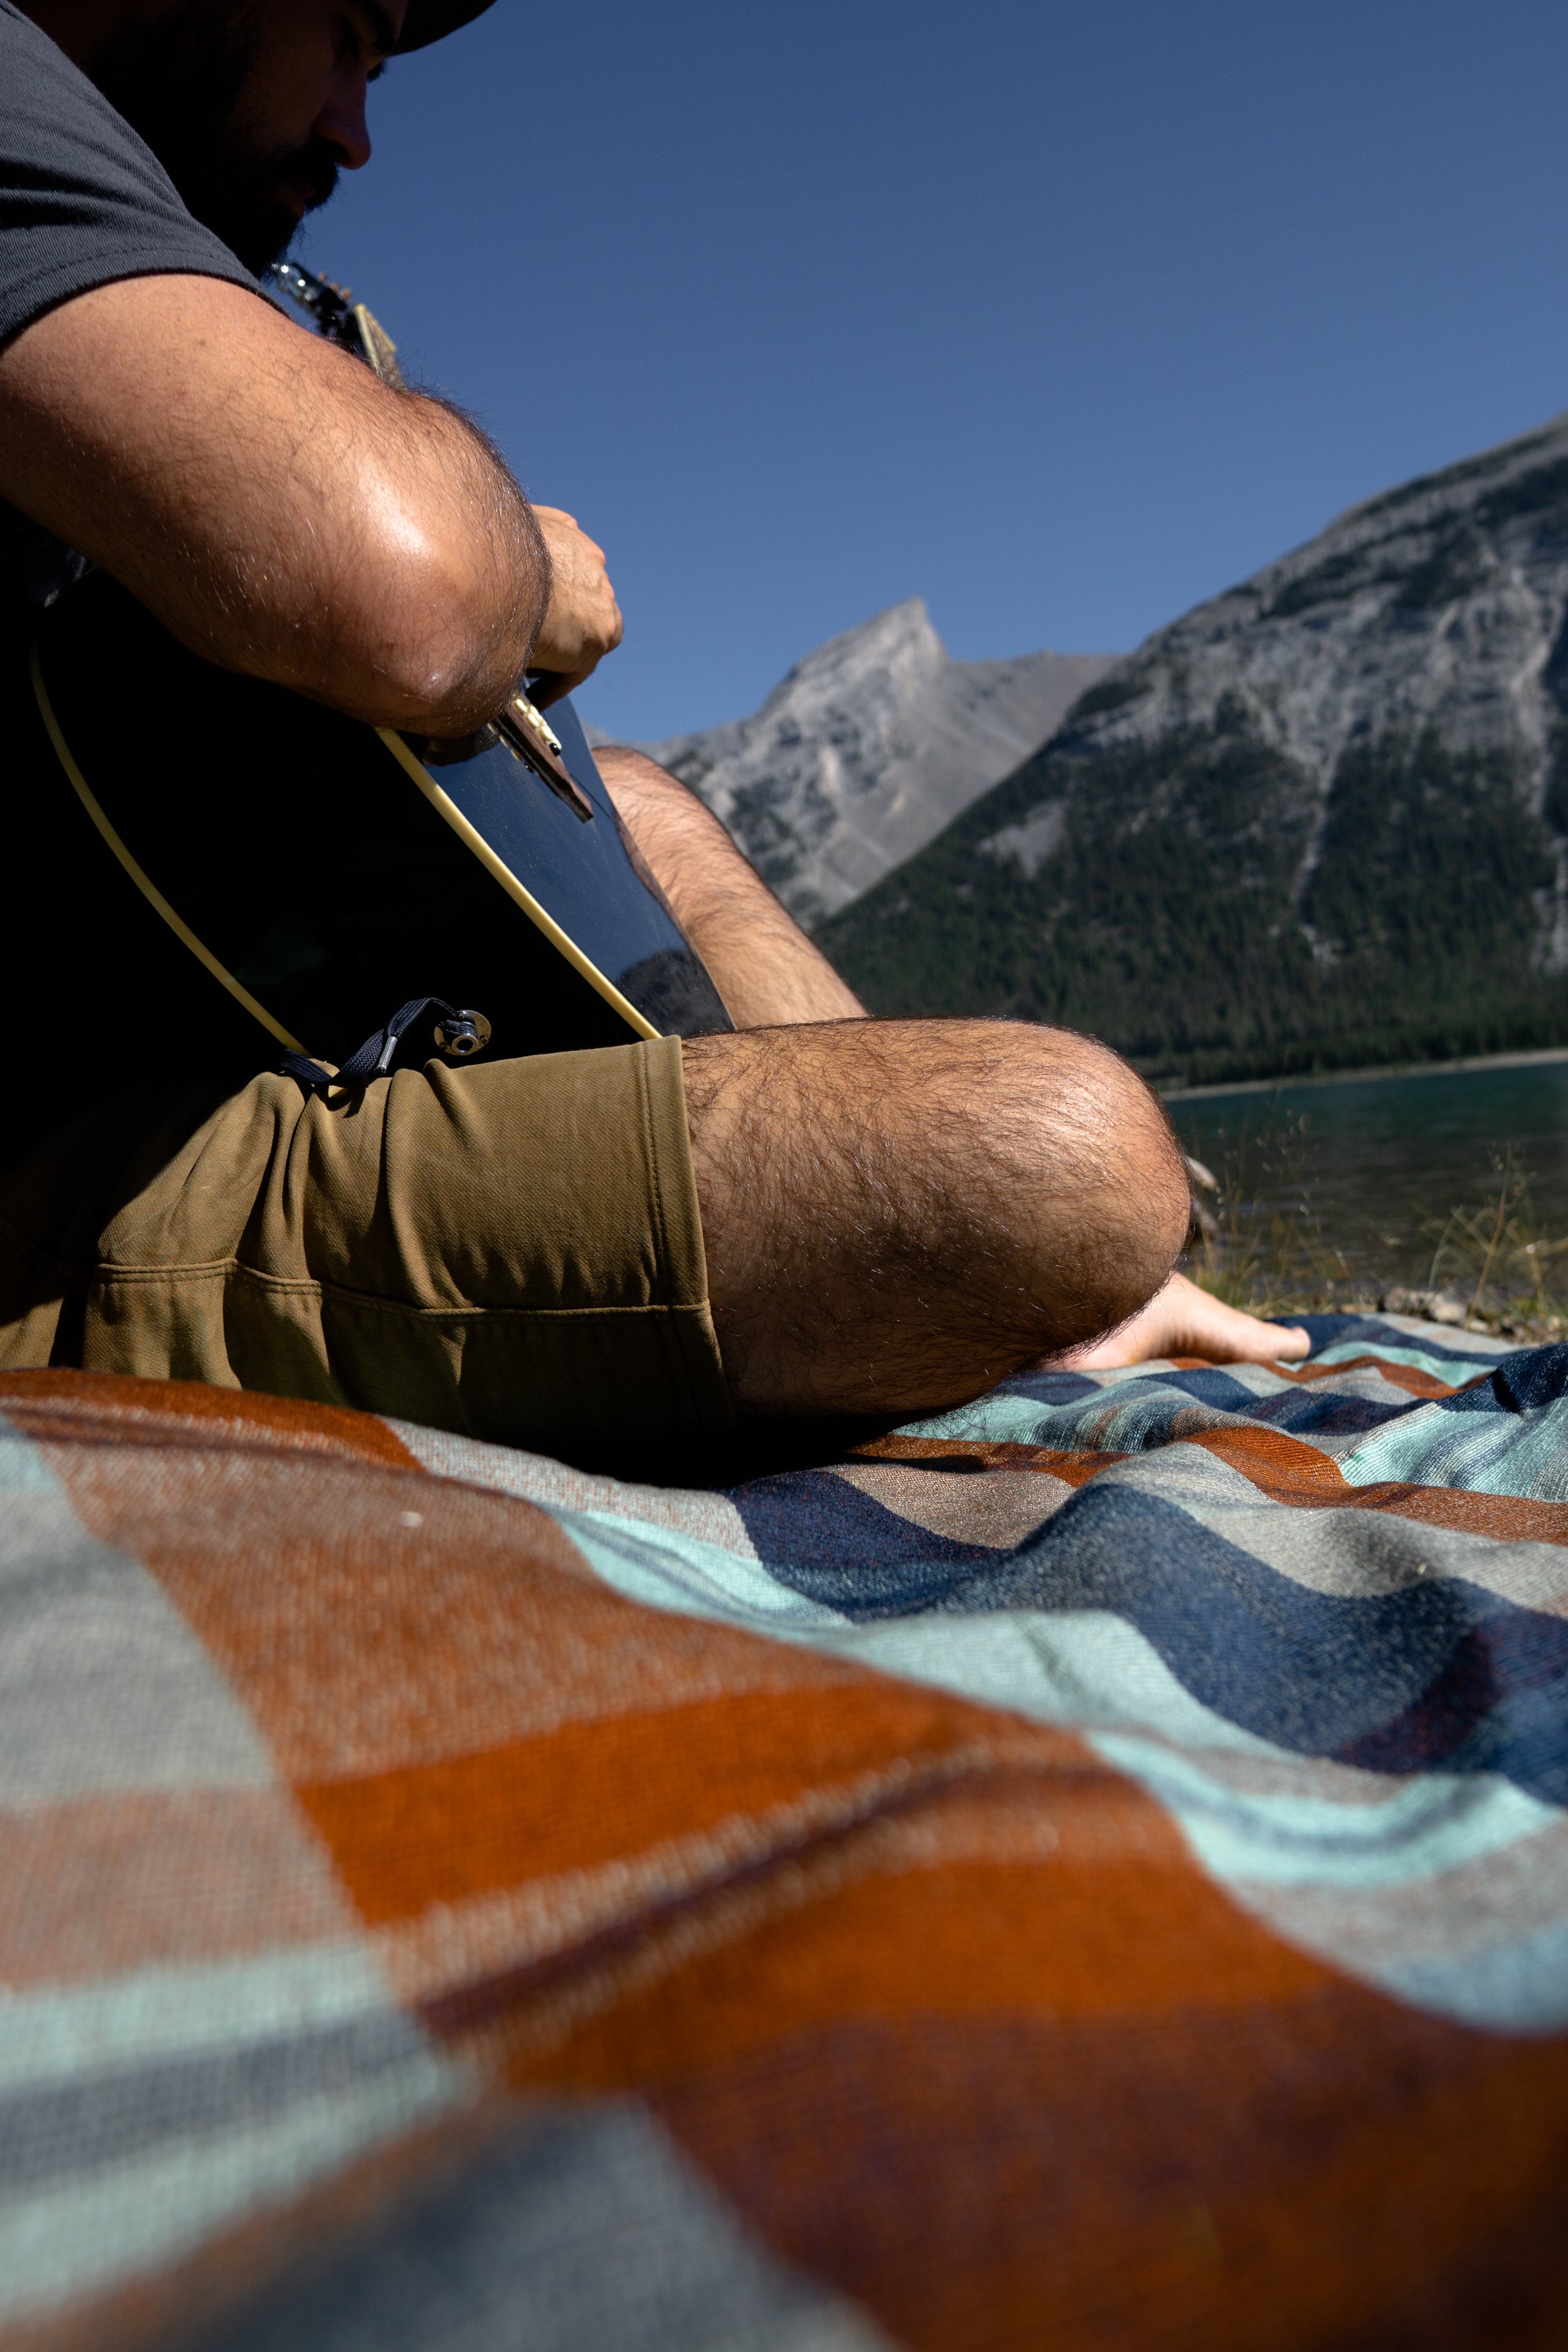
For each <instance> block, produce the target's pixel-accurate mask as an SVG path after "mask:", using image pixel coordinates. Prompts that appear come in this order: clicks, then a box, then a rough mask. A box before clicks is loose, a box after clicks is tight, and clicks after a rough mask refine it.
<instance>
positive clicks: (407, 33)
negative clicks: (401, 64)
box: [397, 0, 493, 58]
mask: <svg viewBox="0 0 1568 2352" xmlns="http://www.w3.org/2000/svg"><path fill="white" fill-rule="evenodd" d="M491 5H493V0H408V14H407V16H406V17H405V19H404V25H403V37H402V39H401V40H400V41H399V42H398V44H397V54H398V56H399V57H400V58H401V57H405V56H406V54H407V52H408V51H409V50H410V49H427V48H428V47H429V46H430V44H431V42H432V41H441V40H445V38H446V37H447V34H448V33H456V32H458V31H459V30H460V28H461V27H462V26H464V25H471V24H472V23H473V21H474V18H475V17H476V16H483V15H484V13H485V10H486V9H487V8H489V7H490V6H491Z"/></svg>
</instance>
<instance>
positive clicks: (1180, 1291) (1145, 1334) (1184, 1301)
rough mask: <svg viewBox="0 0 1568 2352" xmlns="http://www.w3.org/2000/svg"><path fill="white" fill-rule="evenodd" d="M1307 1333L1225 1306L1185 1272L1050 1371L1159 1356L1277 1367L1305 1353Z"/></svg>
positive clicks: (1100, 1367)
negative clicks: (1115, 1327) (1127, 1319)
mask: <svg viewBox="0 0 1568 2352" xmlns="http://www.w3.org/2000/svg"><path fill="white" fill-rule="evenodd" d="M1311 1344H1312V1343H1311V1341H1310V1339H1309V1338H1308V1336H1307V1334H1306V1332H1305V1331H1302V1330H1300V1329H1299V1328H1285V1329H1282V1328H1280V1326H1279V1324H1278V1323H1265V1322H1263V1321H1261V1320H1260V1318H1258V1316H1256V1315H1244V1314H1243V1313H1242V1312H1241V1310H1240V1308H1239V1307H1227V1306H1226V1304H1225V1301H1224V1300H1223V1299H1221V1298H1215V1297H1213V1296H1211V1294H1210V1293H1209V1292H1208V1291H1206V1290H1200V1289H1199V1287H1198V1286H1197V1284H1196V1283H1195V1282H1189V1281H1188V1280H1187V1277H1186V1276H1185V1275H1184V1274H1173V1275H1172V1276H1171V1278H1170V1280H1169V1282H1167V1283H1166V1285H1165V1286H1164V1288H1163V1290H1157V1291H1156V1292H1155V1293H1154V1296H1153V1297H1152V1299H1151V1300H1150V1301H1149V1304H1148V1306H1147V1307H1143V1308H1142V1309H1141V1310H1140V1312H1139V1313H1138V1314H1136V1315H1134V1316H1133V1318H1132V1319H1131V1322H1130V1323H1123V1325H1122V1326H1121V1329H1120V1330H1119V1331H1112V1333H1111V1334H1110V1338H1109V1339H1097V1340H1095V1341H1094V1343H1093V1345H1092V1346H1090V1347H1088V1348H1075V1349H1072V1350H1071V1351H1070V1353H1068V1355H1065V1356H1053V1357H1052V1359H1051V1369H1052V1370H1053V1371H1073V1372H1102V1371H1109V1370H1110V1369H1111V1368H1112V1367H1113V1366H1114V1365H1118V1364H1143V1363H1147V1362H1148V1361H1149V1360H1150V1359H1151V1358H1152V1357H1157V1356H1203V1357H1205V1359H1206V1360H1207V1361H1208V1362H1209V1363H1211V1364H1280V1363H1290V1362H1294V1361H1295V1360H1297V1359H1298V1358H1299V1357H1301V1356H1304V1355H1306V1354H1307V1352H1308V1350H1309V1349H1310V1347H1311Z"/></svg>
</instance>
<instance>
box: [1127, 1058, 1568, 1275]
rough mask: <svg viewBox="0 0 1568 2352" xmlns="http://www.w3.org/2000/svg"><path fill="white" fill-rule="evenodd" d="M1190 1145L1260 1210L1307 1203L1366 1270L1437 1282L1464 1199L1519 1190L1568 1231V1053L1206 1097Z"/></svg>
mask: <svg viewBox="0 0 1568 2352" xmlns="http://www.w3.org/2000/svg"><path fill="white" fill-rule="evenodd" d="M1170 1108H1171V1113H1172V1116H1173V1118H1174V1119H1175V1122H1176V1126H1177V1129H1178V1132H1179V1133H1180V1135H1181V1137H1182V1140H1183V1142H1184V1145H1185V1146H1186V1149H1187V1150H1189V1151H1191V1152H1192V1153H1193V1154H1194V1156H1195V1157H1196V1158H1197V1159H1199V1160H1203V1161H1204V1162H1205V1165H1206V1166H1208V1167H1209V1168H1211V1169H1212V1170H1213V1171H1214V1172H1215V1175H1217V1176H1220V1177H1221V1178H1222V1180H1223V1181H1224V1184H1225V1189H1226V1194H1227V1196H1228V1197H1229V1198H1230V1199H1232V1200H1239V1201H1243V1202H1247V1204H1248V1206H1249V1209H1250V1211H1251V1213H1255V1214H1268V1213H1272V1212H1274V1211H1276V1210H1279V1209H1289V1208H1291V1207H1296V1208H1299V1209H1300V1211H1301V1212H1302V1213H1303V1214H1304V1215H1305V1216H1306V1217H1307V1218H1308V1219H1309V1220H1310V1223H1311V1224H1312V1226H1313V1227H1314V1228H1315V1231H1316V1233H1317V1234H1319V1235H1320V1236H1321V1239H1322V1240H1323V1242H1324V1243H1325V1244H1329V1245H1331V1246H1332V1247H1333V1248H1335V1249H1338V1250H1340V1251H1342V1252H1343V1254H1344V1255H1345V1257H1346V1259H1347V1260H1348V1262H1349V1268H1350V1271H1351V1272H1352V1275H1354V1276H1376V1277H1378V1278H1381V1279H1383V1280H1386V1281H1399V1282H1405V1283H1411V1284H1420V1283H1424V1282H1425V1281H1426V1279H1427V1277H1428V1275H1429V1272H1430V1269H1431V1265H1432V1251H1433V1246H1434V1243H1435V1240H1436V1234H1435V1231H1434V1224H1435V1223H1436V1224H1440V1223H1441V1222H1442V1220H1443V1219H1445V1218H1446V1217H1447V1214H1448V1213H1449V1211H1450V1210H1452V1209H1454V1208H1456V1207H1473V1208H1479V1207H1481V1206H1483V1205H1490V1206H1493V1207H1495V1204H1496V1202H1497V1200H1498V1197H1499V1193H1500V1189H1501V1186H1502V1182H1503V1171H1504V1170H1505V1169H1506V1171H1507V1181H1508V1182H1509V1185H1510V1199H1517V1198H1518V1196H1519V1194H1520V1192H1521V1188H1523V1189H1524V1190H1525V1191H1526V1192H1527V1193H1528V1204H1527V1205H1528V1211H1529V1213H1532V1214H1533V1216H1534V1218H1535V1219H1536V1221H1537V1222H1538V1223H1540V1224H1541V1225H1542V1226H1543V1227H1545V1228H1546V1229H1547V1230H1549V1231H1550V1232H1552V1233H1553V1234H1568V1060H1563V1061H1557V1062H1538V1063H1533V1064H1527V1065H1524V1066H1518V1065H1516V1066H1512V1067H1508V1066H1503V1067H1493V1068H1489V1069H1487V1068H1482V1069H1469V1070H1464V1069H1443V1068H1437V1069H1435V1070H1431V1071H1426V1070H1424V1071H1420V1072H1418V1073H1415V1074H1413V1075H1411V1076H1401V1077H1382V1078H1363V1079H1356V1080H1348V1081H1336V1082H1335V1083H1334V1084H1332V1085H1321V1084H1318V1083H1310V1084H1300V1083H1299V1084H1297V1085H1294V1086H1289V1085H1281V1086H1277V1087H1264V1088H1259V1089H1257V1090H1250V1089H1249V1090H1248V1091H1247V1092H1245V1093H1235V1094H1221V1095H1207V1096H1205V1095H1193V1096H1188V1097H1178V1098H1177V1099H1176V1100H1174V1101H1173V1102H1172V1104H1171V1106H1170Z"/></svg>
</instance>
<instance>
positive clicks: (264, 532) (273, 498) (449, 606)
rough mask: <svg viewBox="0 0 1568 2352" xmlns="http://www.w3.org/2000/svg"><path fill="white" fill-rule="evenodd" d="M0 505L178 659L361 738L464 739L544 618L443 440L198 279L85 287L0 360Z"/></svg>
mask: <svg viewBox="0 0 1568 2352" xmlns="http://www.w3.org/2000/svg"><path fill="white" fill-rule="evenodd" d="M0 495H4V496H5V497H6V498H8V499H11V500H12V502H13V503H14V504H16V505H17V506H20V507H21V508H22V509H24V511H26V512H27V513H29V514H30V515H32V516H33V517H34V519H35V520H37V521H38V522H40V523H42V524H43V525H44V526H45V527H46V528H47V529H48V530H51V531H53V532H54V533H55V534H56V535H57V536H58V537H59V538H61V539H64V540H65V541H68V544H70V545H71V546H74V547H76V548H78V549H79V550H80V551H81V552H82V553H83V554H84V555H87V556H89V558H90V559H91V560H92V561H93V562H96V563H99V564H100V565H101V566H102V567H103V569H104V570H105V571H107V572H111V573H112V574H113V575H114V576H115V577H116V578H117V579H119V580H121V582H122V583H123V584H124V585H125V586H126V587H127V588H129V589H130V590H131V592H132V594H134V595H135V596H137V597H138V598H139V599H140V600H141V601H142V603H143V604H146V605H147V606H148V608H149V609H150V610H151V611H152V612H153V613H154V614H156V615H157V617H158V618H159V619H160V620H161V621H163V623H164V625H165V626H166V627H168V628H169V629H170V630H172V631H173V633H174V635H176V636H178V637H179V638H180V639H181V640H182V641H183V642H184V644H186V645H188V646H191V647H192V649H193V650H194V651H195V652H197V653H200V654H202V655H204V656H206V657H207V658H208V659H209V660H212V661H216V662H218V663H221V664H222V665H224V666H225V667H229V668H233V669H237V670H242V671H245V672H247V673H249V674H250V675H252V676H256V677H268V678H271V679H273V680H275V681H276V682H277V683H279V684H280V685H285V686H289V687H292V688H296V689H297V690H298V691H300V692H301V693H304V694H307V695H310V696H312V697H314V698H316V699H318V700H320V701H322V702H327V703H331V704H332V705H333V706H334V707H335V708H337V709H342V710H345V711H347V712H348V713H349V714H350V715H351V716H352V717H355V718H361V719H369V720H371V721H373V722H374V723H377V724H381V725H390V726H406V727H414V728H418V729H420V730H423V731H426V732H428V733H431V734H453V735H458V734H464V733H467V732H468V731H469V730H471V729H472V728H474V727H476V726H478V725H479V724H481V723H482V722H483V720H484V719H487V718H488V717H489V715H490V714H491V713H492V712H493V711H494V710H495V709H497V707H498V706H499V705H500V702H501V701H502V700H503V699H504V698H505V696H506V694H507V693H508V691H509V690H510V688H511V687H512V686H513V685H514V684H515V683H516V680H517V678H518V677H519V675H520V674H521V670H522V668H523V667H524V665H525V663H526V660H527V657H528V653H529V648H530V646H531V643H532V640H533V637H534V635H535V633H536V631H537V629H538V627H539V624H540V620H541V617H542V614H543V612H544V609H545V605H546V603H547V600H548V596H549V587H550V569H549V562H548V558H547V556H546V554H545V551H544V547H543V543H542V539H541V537H540V533H539V530H538V527H537V525H536V524H535V522H534V520H533V518H532V515H531V511H530V509H529V508H528V505H527V502H526V500H525V499H523V497H522V495H521V491H520V490H519V489H518V488H517V486H516V484H515V483H514V482H513V481H512V479H511V477H510V474H509V473H508V472H507V469H506V467H504V466H503V465H502V464H501V462H500V459H499V457H497V456H496V455H495V453H494V452H493V451H492V450H491V449H490V448H489V446H488V444H487V443H486V442H485V440H484V438H483V436H481V435H479V433H477V432H476V431H475V430H474V428H473V427H472V426H471V425H468V423H467V421H466V420H465V419H463V418H462V417H460V416H458V415H456V414H455V413H454V412H452V411H451V410H449V409H447V408H446V407H444V406H442V405H441V404H439V403H437V402H435V401H432V400H428V399H426V398H424V397H422V396H421V395H419V394H411V393H402V392H395V391H394V390H392V389H391V388H390V387H388V386H386V385H384V384H383V383H379V382H378V381H377V380H376V379H375V378H374V376H373V375H372V374H371V373H370V372H369V371H368V370H367V369H365V368H363V366H362V365H361V364H360V363H359V362H357V361H355V360H353V359H352V358H350V357H349V355H348V354H347V353H345V352H339V351H337V350H335V349H333V348H331V346H329V345H327V344H324V343H321V342H319V341H316V340H314V339H313V338H311V337H310V336H309V335H306V334H304V333H303V332H301V331H300V330H298V329H296V328H294V327H292V326H291V325H290V324H289V322H288V321H287V320H283V319H282V318H280V317H279V316H278V314H277V313H275V312H274V311H272V310H270V308H269V306H268V305H267V304H265V303H262V302H259V301H258V299H256V298H255V297H254V296H253V295H249V294H247V293H246V292H244V291H243V289H239V288H237V287H230V286H226V285H223V284H221V283H216V282H214V281H209V280H205V279H197V278H155V279H137V280H132V281H131V282H129V283H128V284H124V285H116V286H109V287H102V288H100V289H96V290H95V291H94V292H93V293H92V294H90V295H86V296H82V297H80V298H79V299H77V300H76V301H74V302H70V303H67V304H64V305H62V306H61V308H60V309H59V310H57V311H52V312H50V313H49V314H48V315H47V317H46V318H44V319H43V320H39V321H37V324H36V325H34V326H33V327H30V328H29V329H27V331H26V332H25V333H24V334H23V335H21V336H19V337H18V338H17V339H16V341H15V342H14V343H13V344H12V345H10V346H9V347H8V349H7V350H6V351H5V353H4V354H3V355H0Z"/></svg>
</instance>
